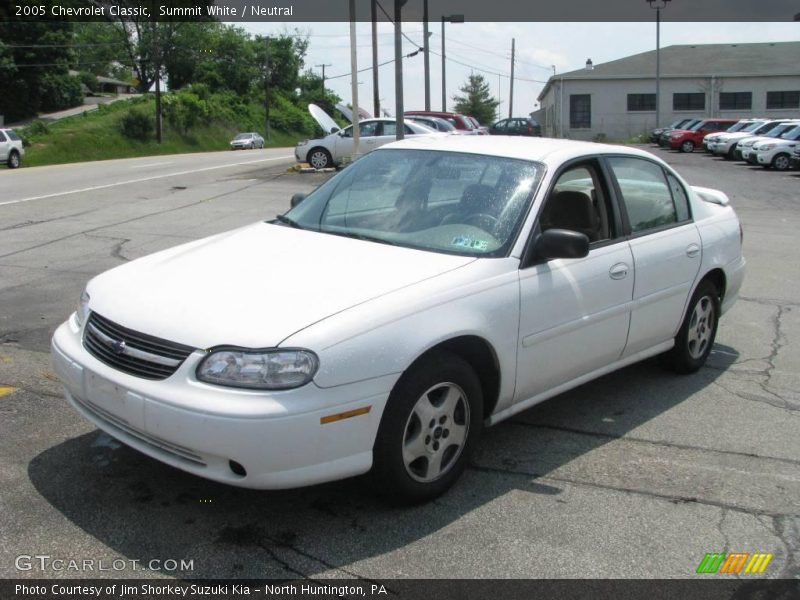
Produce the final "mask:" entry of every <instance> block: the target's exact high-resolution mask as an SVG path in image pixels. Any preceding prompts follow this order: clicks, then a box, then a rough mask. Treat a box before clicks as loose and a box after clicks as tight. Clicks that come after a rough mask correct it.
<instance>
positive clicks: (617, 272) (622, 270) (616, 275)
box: [608, 263, 628, 279]
mask: <svg viewBox="0 0 800 600" xmlns="http://www.w3.org/2000/svg"><path fill="white" fill-rule="evenodd" d="M608 275H609V277H611V279H625V277H627V276H628V265H626V264H625V263H617V264H615V265H614V266H613V267H611V268H610V269H609V270H608Z"/></svg>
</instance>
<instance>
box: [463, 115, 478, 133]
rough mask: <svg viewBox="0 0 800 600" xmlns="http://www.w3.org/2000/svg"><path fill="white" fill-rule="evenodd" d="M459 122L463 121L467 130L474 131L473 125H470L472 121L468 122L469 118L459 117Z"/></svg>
mask: <svg viewBox="0 0 800 600" xmlns="http://www.w3.org/2000/svg"><path fill="white" fill-rule="evenodd" d="M461 120H462V121H464V125H466V126H467V129H470V130H472V129H475V125H473V124H472V121H470V120H469V117H461Z"/></svg>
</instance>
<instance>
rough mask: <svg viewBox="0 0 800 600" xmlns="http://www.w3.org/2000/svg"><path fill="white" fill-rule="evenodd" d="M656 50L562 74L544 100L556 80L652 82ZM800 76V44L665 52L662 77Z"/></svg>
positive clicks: (713, 46) (694, 46)
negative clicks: (644, 80) (648, 80)
mask: <svg viewBox="0 0 800 600" xmlns="http://www.w3.org/2000/svg"><path fill="white" fill-rule="evenodd" d="M655 72H656V51H655V50H649V51H647V52H641V53H640V54H634V55H633V56H626V57H625V58H620V59H618V60H612V61H610V62H607V63H602V64H598V65H594V68H593V69H591V70H588V69H577V70H575V71H569V72H566V73H559V74H557V75H555V76H554V77H551V78H550V80H549V81H548V82H547V85H545V87H544V89H543V90H542V93H541V94H539V100H541V99H542V98H543V97H544V96H545V95H546V94H547V91H548V90H549V88H550V86H551V85H552V83H553V81H554V80H560V79H562V78H563V79H569V80H576V79H582V80H592V79H598V80H602V79H642V78H645V79H649V78H652V77H654V76H655ZM786 75H789V76H792V75H796V76H800V42H766V43H757V44H688V45H676V46H667V47H665V48H662V49H661V77H664V78H670V77H711V76H716V77H769V76H786Z"/></svg>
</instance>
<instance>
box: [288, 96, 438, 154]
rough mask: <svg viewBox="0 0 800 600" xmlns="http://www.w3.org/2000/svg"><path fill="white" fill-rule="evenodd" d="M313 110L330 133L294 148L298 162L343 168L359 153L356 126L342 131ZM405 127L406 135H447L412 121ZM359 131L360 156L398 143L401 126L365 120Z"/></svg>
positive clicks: (331, 121)
mask: <svg viewBox="0 0 800 600" xmlns="http://www.w3.org/2000/svg"><path fill="white" fill-rule="evenodd" d="M309 111H310V112H311V115H312V116H313V117H314V119H315V120H316V121H317V123H318V124H319V126H320V127H322V130H323V131H328V132H330V133H329V135H327V136H325V137H324V138H317V139H313V140H302V141H300V142H298V143H297V146H295V149H294V157H295V159H297V162H305V163H308V164H309V165H311V166H312V167H314V168H315V169H326V168H329V167H336V166H339V165H340V164H342V162H344V160H345V159H347V158H349V157H351V156H352V155H353V152H354V151H355V140H354V139H353V126H352V125H349V126H347V127H345V128H343V129H339V125H338V124H337V123H336V121H334V120H333V119H332V118H331V117H330V116H329V115H328V114H327V113H325V111H323V110H322V109H321V108H319V107H318V106H316V105H314V104H311V105H309ZM404 125H405V135H406V136H415V135H439V136H441V135H446V134H440V133H438V132H436V131H434V130H433V129H431V128H429V127H426V126H424V125H420V124H419V123H414V122H412V121H410V120H406V121H405V124H404ZM358 132H359V142H358V144H359V145H358V153H359V154H366V153H367V152H370V151H371V150H375V149H376V148H380V147H381V146H383V145H384V144H388V143H390V142H394V141H397V124H396V121H395V120H394V119H387V118H376V119H362V120H360V121H359V126H358Z"/></svg>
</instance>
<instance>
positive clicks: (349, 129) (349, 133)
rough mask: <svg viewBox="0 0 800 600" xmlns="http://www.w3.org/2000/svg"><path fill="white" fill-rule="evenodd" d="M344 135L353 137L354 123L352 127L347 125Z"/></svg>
mask: <svg viewBox="0 0 800 600" xmlns="http://www.w3.org/2000/svg"><path fill="white" fill-rule="evenodd" d="M342 137H346V138H347V137H353V126H352V125H350V127H346V128H345V129H344V133H342Z"/></svg>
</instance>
